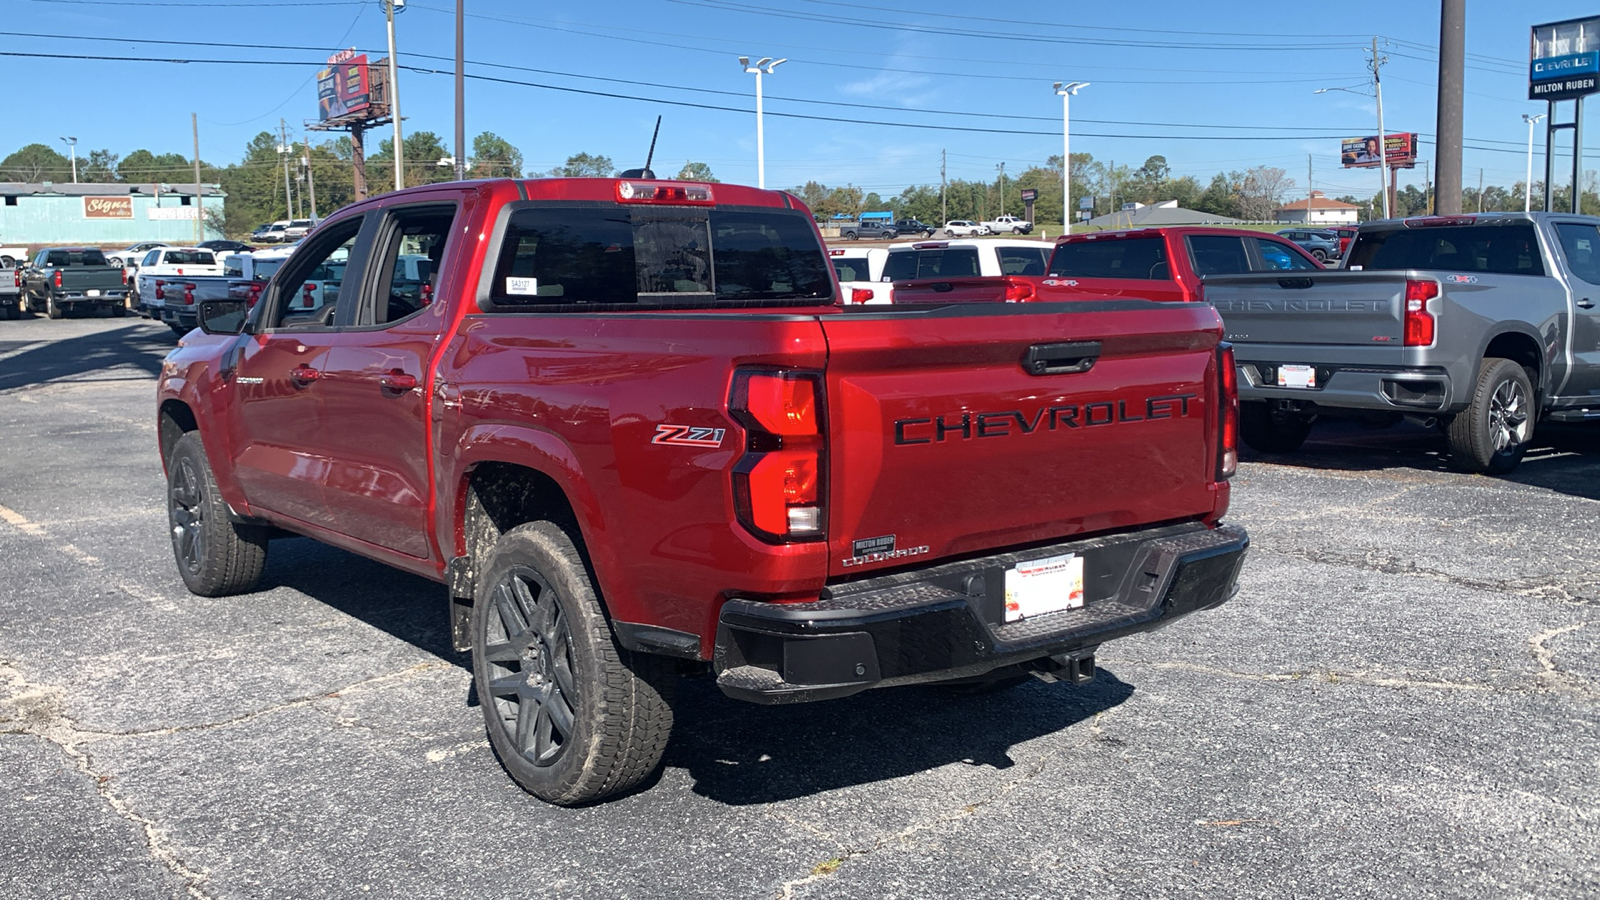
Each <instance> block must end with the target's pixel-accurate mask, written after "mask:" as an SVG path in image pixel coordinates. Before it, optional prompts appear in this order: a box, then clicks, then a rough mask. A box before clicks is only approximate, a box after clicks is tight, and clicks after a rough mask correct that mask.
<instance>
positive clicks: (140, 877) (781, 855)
mask: <svg viewBox="0 0 1600 900" xmlns="http://www.w3.org/2000/svg"><path fill="white" fill-rule="evenodd" d="M172 344H173V338H172V336H171V335H170V334H169V333H168V332H167V330H166V329H165V328H164V327H161V326H157V325H152V324H150V323H147V322H143V321H140V320H127V319H103V320H63V321H54V322H52V321H48V320H45V319H42V318H35V319H32V320H27V321H22V322H5V323H0V573H3V579H4V580H3V582H0V622H3V624H0V896H5V897H52V898H54V897H117V898H127V897H135V898H146V897H197V898H203V897H217V898H222V897H269V896H271V897H322V896H338V897H348V896H373V897H397V896H405V897H408V898H417V897H435V896H452V897H455V896H534V895H538V896H541V897H583V898H586V900H592V898H601V897H640V898H642V897H673V898H678V897H707V898H779V897H813V898H820V897H874V898H879V897H881V898H890V897H894V898H922V897H993V898H1013V897H1015V898H1024V897H1027V898H1033V897H1060V896H1068V895H1072V896H1084V897H1129V898H1135V897H1138V898H1144V897H1193V896H1200V895H1205V896H1218V897H1271V898H1281V897H1373V896H1403V897H1468V896H1472V897H1481V896H1491V895H1492V896H1496V897H1592V896H1595V895H1596V894H1597V893H1600V553H1596V552H1595V546H1596V542H1597V535H1600V426H1597V427H1595V428H1591V429H1582V428H1565V429H1560V430H1555V429H1551V430H1546V431H1544V432H1542V433H1541V435H1540V439H1539V441H1538V449H1537V450H1535V451H1534V452H1533V453H1531V454H1530V455H1529V458H1528V460H1527V461H1526V462H1525V463H1524V464H1523V466H1522V467H1521V468H1520V469H1519V470H1518V471H1517V472H1516V473H1515V474H1514V477H1512V478H1510V479H1489V478H1483V477H1478V476H1468V475H1462V474H1459V473H1456V472H1453V471H1451V470H1450V469H1449V467H1448V465H1447V464H1446V461H1445V460H1444V458H1443V441H1442V440H1441V439H1440V438H1439V437H1438V436H1436V435H1435V434H1433V433H1431V432H1426V431H1423V430H1421V429H1415V428H1409V429H1395V430H1390V431H1380V432H1368V431H1362V430H1360V429H1358V428H1354V427H1330V428H1325V429H1321V430H1319V431H1317V432H1313V436H1312V441H1311V442H1310V443H1309V444H1308V445H1307V449H1306V450H1305V451H1304V452H1302V453H1300V454H1297V455H1296V456H1294V457H1291V458H1288V459H1276V460H1271V461H1267V460H1264V459H1262V458H1260V457H1252V456H1247V457H1246V459H1245V462H1244V464H1243V465H1242V467H1241V472H1240V475H1239V477H1238V478H1237V479H1236V481H1235V482H1234V485H1235V487H1234V505H1233V514H1232V516H1231V517H1230V518H1231V520H1232V521H1234V522H1237V523H1239V524H1243V525H1244V526H1246V527H1247V528H1248V529H1249V530H1250V532H1251V535H1252V538H1253V541H1254V544H1253V549H1252V551H1251V557H1250V559H1249V561H1248V562H1247V564H1246V570H1245V577H1244V581H1243V586H1242V590H1241V592H1240V594H1239V596H1238V597H1236V598H1235V599H1234V600H1233V601H1231V602H1230V603H1228V604H1227V605H1225V606H1224V607H1222V608H1220V609H1218V610H1215V611H1212V612H1209V613H1203V614H1200V615H1198V616H1194V617H1191V618H1189V619H1186V620H1184V621H1182V622H1180V623H1178V624H1175V625H1174V626H1172V627H1171V628H1168V629H1166V630H1163V631H1160V632H1156V633H1154V634H1150V635H1145V636H1141V637H1138V638H1133V639H1128V640H1124V641H1121V642H1117V643H1113V644H1108V645H1106V646H1105V647H1103V648H1102V650H1101V652H1100V654H1099V664H1100V666H1101V674H1100V678H1099V680H1098V681H1097V682H1095V683H1094V684H1091V685H1088V686H1086V687H1079V688H1073V687H1068V686H1065V685H1047V684H1043V683H1037V682H1035V683H1030V684H1027V685H1025V686H1023V687H1021V688H1018V689H1015V690H1013V691H1011V692H1009V693H1004V694H999V695H994V696H989V697H976V698H961V697H951V696H948V695H946V694H944V693H942V692H939V691H937V690H935V689H927V688H915V689H899V690H887V691H878V692H869V693H867V694H864V695H860V696H857V697H854V698H850V699H846V700H840V701H832V702H827V703H821V704H811V705H802V706H794V707H775V708H773V707H759V706H753V705H747V704H743V703H739V702H736V701H733V700H729V699H725V698H724V697H723V696H722V695H721V694H720V693H718V692H717V690H716V689H715V687H714V686H713V685H712V684H711V683H710V681H709V680H704V679H702V680H695V681H690V682H688V683H686V684H685V685H684V690H683V691H682V692H681V697H682V703H681V706H680V709H679V711H678V714H677V723H678V724H677V730H676V731H675V733H674V736H673V742H672V745H671V746H670V748H669V750H668V752H667V756H666V764H665V767H664V769H663V772H662V774H661V776H660V778H659V780H658V781H657V782H656V783H654V784H652V785H650V786H649V787H648V788H647V789H645V790H643V791H642V792H639V793H637V794H634V795H632V796H629V797H625V798H623V799H621V800H617V801H614V802H612V803H609V804H605V805H601V806H596V807H592V808H588V809H579V810H565V809H558V808H554V807H551V806H547V805H545V804H543V803H541V802H539V801H537V800H535V799H533V798H531V797H529V796H527V795H525V794H523V793H522V792H521V791H520V790H518V789H517V788H516V787H515V785H513V783H512V782H511V781H510V779H509V778H507V777H506V776H505V775H504V774H503V773H502V772H501V770H500V767H499V765H498V763H497V762H496V761H495V759H494V756H493V754H492V753H491V752H490V750H489V749H488V746H487V744H486V743H485V741H484V736H483V722H482V718H481V715H480V713H479V711H478V709H476V708H475V706H474V704H475V703H476V699H475V698H474V697H473V696H472V695H471V691H470V690H469V686H470V674H469V670H468V668H467V665H468V663H467V660H466V658H465V657H464V656H462V655H459V654H456V653H454V652H452V651H451V650H450V648H449V644H448V635H447V633H446V630H445V627H444V626H445V615H444V595H443V592H442V589H441V588H439V587H437V586H435V585H433V584H431V583H429V582H426V581H423V580H421V579H417V578H414V577H411V576H408V575H404V574H401V573H398V572H395V571H391V570H389V569H386V568H384V567H382V566H379V565H377V564H375V563H369V562H366V561H364V560H362V559H360V558H357V557H354V556H351V555H349V554H346V553H343V552H341V551H337V550H333V549H330V548H327V547H323V546H321V545H318V544H315V543H313V542H311V541H308V540H304V539H292V540H285V541H280V542H275V543H274V545H273V548H272V554H271V558H270V561H269V564H268V569H267V575H266V579H265V586H264V589H263V590H262V591H261V592H259V593H256V594H252V595H248V596H243V597H233V598H226V599H218V600H213V599H205V598H200V597H194V596H191V595H189V594H188V593H187V592H186V591H185V590H184V589H183V585H182V583H181V582H180V581H179V580H178V577H177V574H176V572H175V571H174V567H173V563H172V559H171V551H170V548H169V544H168V542H167V538H166V534H165V526H166V519H165V511H164V505H163V487H164V485H163V480H162V477H161V473H160V467H159V464H158V461H157V457H156V451H155V429H154V415H153V413H154V410H153V404H152V398H153V390H154V373H155V371H156V369H157V367H158V365H159V361H160V358H161V356H162V354H164V353H165V352H166V350H167V349H169V348H170V347H171V346H172Z"/></svg>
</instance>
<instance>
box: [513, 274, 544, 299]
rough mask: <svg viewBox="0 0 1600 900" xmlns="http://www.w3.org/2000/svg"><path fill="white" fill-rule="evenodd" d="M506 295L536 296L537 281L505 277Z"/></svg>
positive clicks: (537, 289)
mask: <svg viewBox="0 0 1600 900" xmlns="http://www.w3.org/2000/svg"><path fill="white" fill-rule="evenodd" d="M506 293H508V294H524V295H527V296H537V295H538V293H539V279H537V278H516V277H513V276H507V277H506Z"/></svg>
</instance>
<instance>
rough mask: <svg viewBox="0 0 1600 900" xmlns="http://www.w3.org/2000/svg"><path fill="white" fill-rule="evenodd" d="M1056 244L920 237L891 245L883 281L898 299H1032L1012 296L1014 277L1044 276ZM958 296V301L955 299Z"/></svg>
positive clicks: (930, 300)
mask: <svg viewBox="0 0 1600 900" xmlns="http://www.w3.org/2000/svg"><path fill="white" fill-rule="evenodd" d="M1050 251H1051V245H1050V244H1047V243H1045V242H1043V241H1019V240H1016V239H1012V238H999V239H994V240H982V241H979V240H951V241H918V242H916V243H907V244H891V245H890V246H889V259H888V261H887V262H886V263H885V264H884V268H883V280H884V281H888V282H892V284H889V285H884V287H885V288H889V289H890V290H889V300H890V301H891V302H894V303H952V302H960V303H972V302H986V301H996V300H1018V299H1029V298H1031V296H1032V291H1033V289H1032V287H1029V288H1028V289H1027V290H1028V297H1027V298H1023V297H1014V296H1007V295H1006V292H1007V291H1008V290H1014V288H1013V287H1012V285H1013V283H1014V282H1013V279H1017V280H1026V279H1027V278H1032V280H1034V281H1037V280H1038V279H1040V278H1043V277H1044V274H1045V263H1046V262H1047V261H1048V260H1049V258H1050ZM952 298H959V299H952Z"/></svg>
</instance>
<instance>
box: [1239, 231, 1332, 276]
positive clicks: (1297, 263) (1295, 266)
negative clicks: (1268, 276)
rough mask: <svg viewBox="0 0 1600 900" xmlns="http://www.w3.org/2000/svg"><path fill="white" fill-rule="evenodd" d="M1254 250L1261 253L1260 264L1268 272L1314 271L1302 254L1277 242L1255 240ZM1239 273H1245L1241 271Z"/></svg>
mask: <svg viewBox="0 0 1600 900" xmlns="http://www.w3.org/2000/svg"><path fill="white" fill-rule="evenodd" d="M1254 240H1255V242H1256V249H1257V250H1259V251H1260V252H1261V263H1262V265H1263V266H1265V267H1266V269H1267V271H1269V272H1286V271H1297V270H1301V269H1315V268H1316V264H1315V263H1313V262H1312V261H1311V260H1309V259H1306V257H1305V255H1304V254H1301V253H1296V252H1295V251H1294V250H1293V249H1292V248H1290V247H1286V246H1284V245H1283V244H1280V243H1278V242H1277V241H1272V240H1268V239H1266V238H1255V239H1254ZM1240 271H1246V270H1244V269H1241V270H1240Z"/></svg>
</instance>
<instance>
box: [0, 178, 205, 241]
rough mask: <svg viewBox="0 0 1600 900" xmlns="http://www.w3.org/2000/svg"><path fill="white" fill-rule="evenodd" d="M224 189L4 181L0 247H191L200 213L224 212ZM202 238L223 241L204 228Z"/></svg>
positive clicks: (0, 201)
mask: <svg viewBox="0 0 1600 900" xmlns="http://www.w3.org/2000/svg"><path fill="white" fill-rule="evenodd" d="M225 196H226V195H225V194H223V192H222V188H221V186H220V185H215V184H202V185H200V190H199V192H198V193H197V192H196V191H195V186H194V185H193V184H52V183H51V182H48V181H45V182H41V183H38V184H25V183H21V182H5V181H0V244H4V245H8V246H17V245H21V244H117V245H119V246H120V245H127V244H133V243H137V242H139V241H167V242H168V243H173V244H187V243H192V242H193V241H194V239H195V237H194V223H195V219H196V218H199V219H200V221H201V222H205V218H204V216H203V214H202V211H203V210H204V211H209V210H213V209H214V210H216V214H217V216H220V215H221V213H222V203H223V198H224V197H225ZM204 235H205V236H204V237H203V238H202V240H210V239H212V238H221V237H223V236H224V235H223V234H222V232H221V230H219V229H217V228H213V227H209V225H208V226H207V227H205V228H204Z"/></svg>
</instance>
